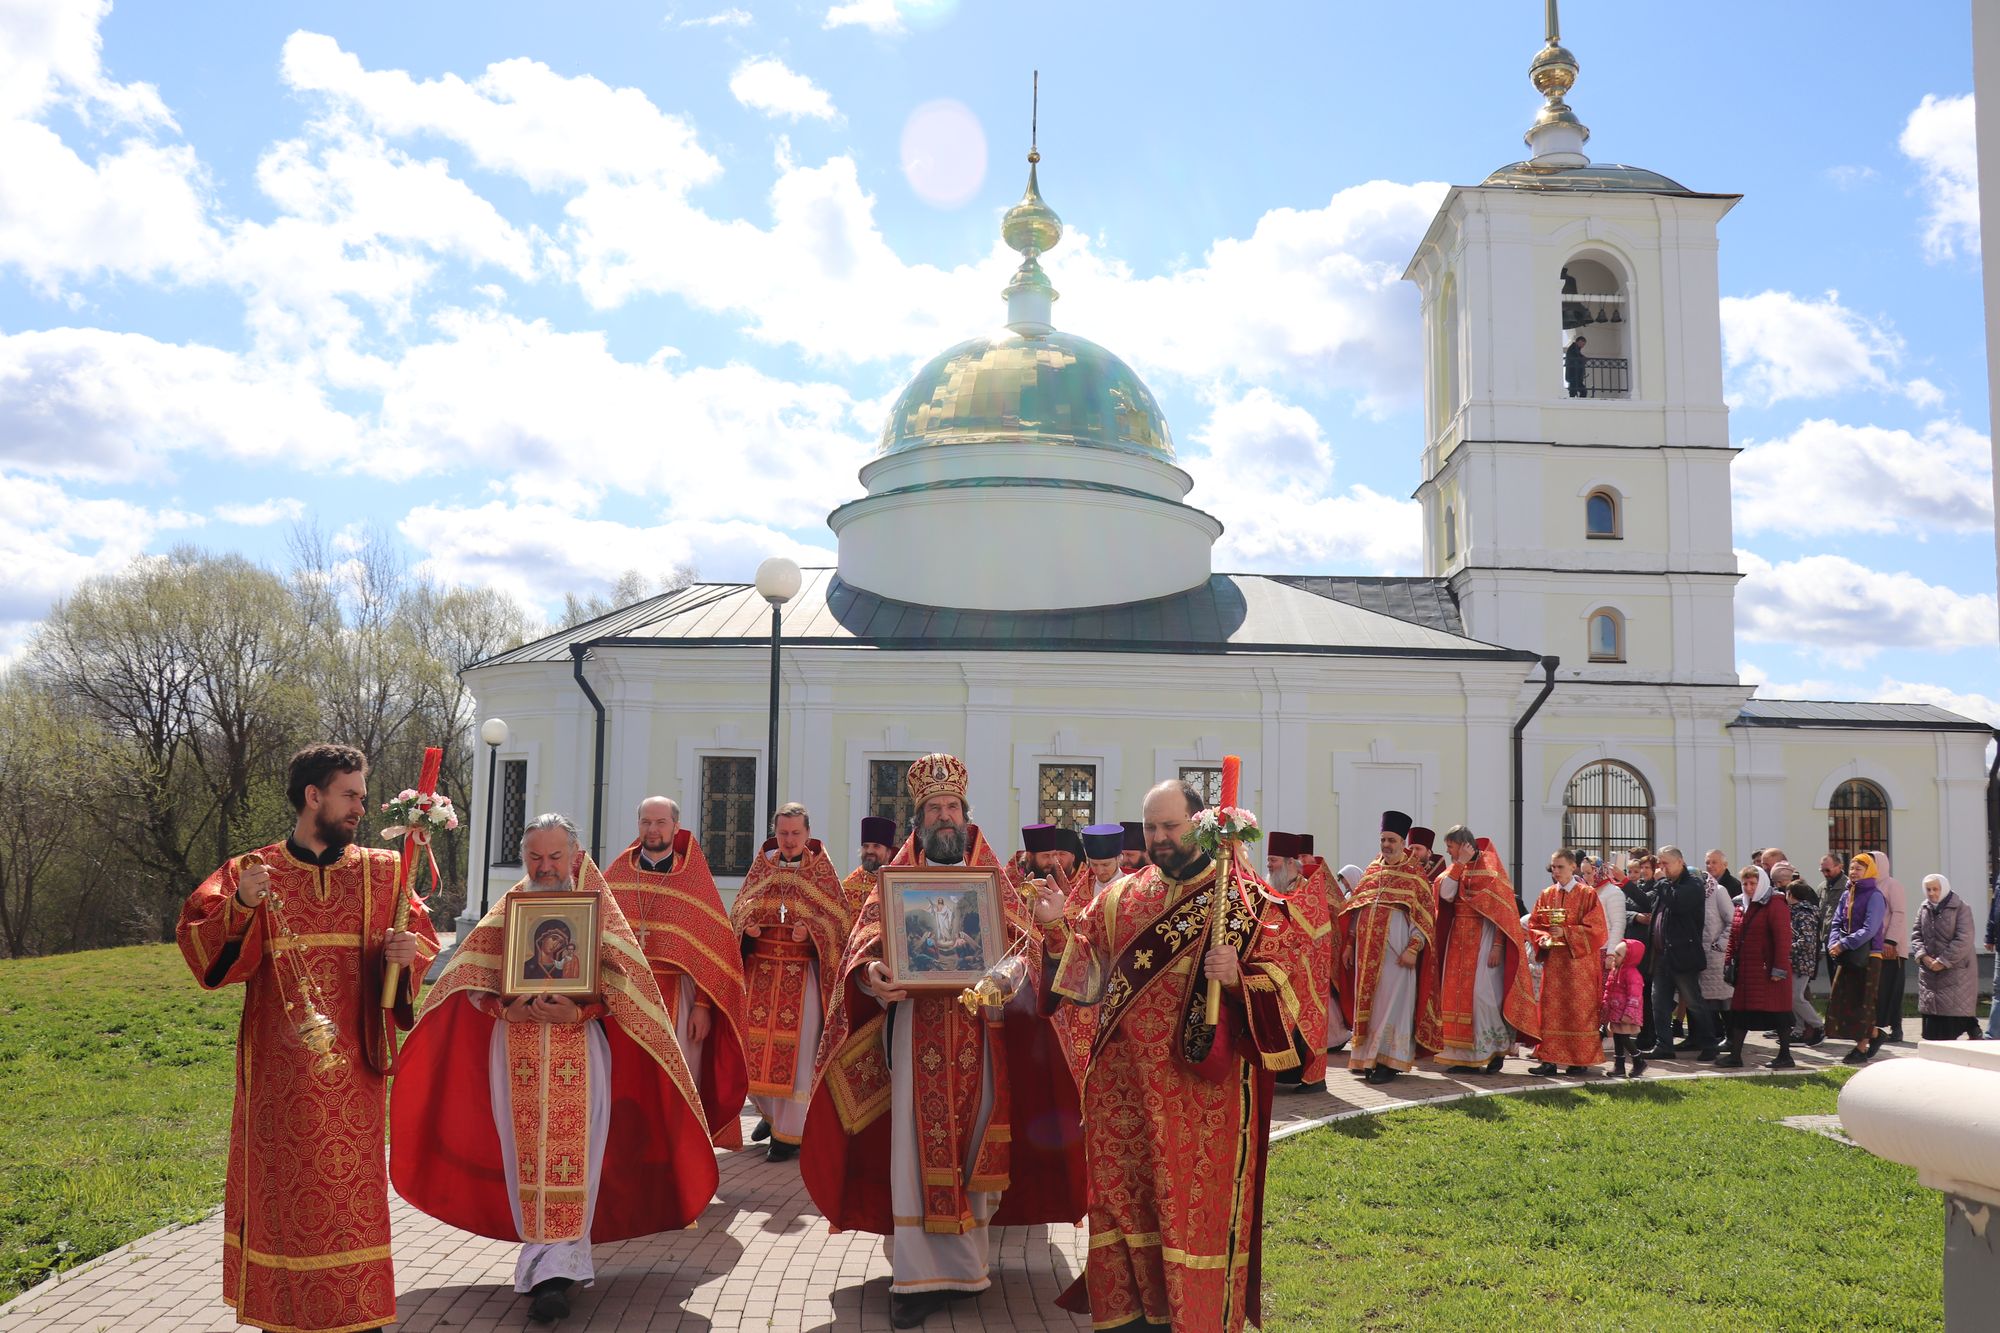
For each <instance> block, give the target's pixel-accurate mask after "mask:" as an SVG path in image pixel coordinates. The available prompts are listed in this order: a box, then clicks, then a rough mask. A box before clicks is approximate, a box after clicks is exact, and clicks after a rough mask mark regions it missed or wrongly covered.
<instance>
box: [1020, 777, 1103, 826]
mask: <svg viewBox="0 0 2000 1333" xmlns="http://www.w3.org/2000/svg"><path fill="white" fill-rule="evenodd" d="M1035 818H1036V820H1037V821H1038V822H1040V823H1043V824H1055V825H1059V826H1060V827H1062V828H1070V829H1079V830H1081V829H1083V828H1085V827H1087V826H1088V825H1091V824H1095V823H1096V822H1097V766H1096V765H1095V764H1043V765H1042V780H1041V795H1040V799H1039V800H1038V801H1037V802H1036V807H1035Z"/></svg>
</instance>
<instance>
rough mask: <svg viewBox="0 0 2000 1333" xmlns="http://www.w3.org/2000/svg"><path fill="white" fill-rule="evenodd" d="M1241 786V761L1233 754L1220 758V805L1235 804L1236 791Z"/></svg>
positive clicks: (1225, 806)
mask: <svg viewBox="0 0 2000 1333" xmlns="http://www.w3.org/2000/svg"><path fill="white" fill-rule="evenodd" d="M1242 785H1243V761H1242V760H1241V759H1239V758H1238V757H1237V756H1235V755H1233V754H1228V755H1224V756H1223V757H1222V804H1223V807H1224V808H1225V809H1226V808H1228V807H1229V806H1232V805H1235V804H1236V790H1237V788H1238V787H1240V786H1242Z"/></svg>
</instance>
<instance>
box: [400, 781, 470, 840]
mask: <svg viewBox="0 0 2000 1333" xmlns="http://www.w3.org/2000/svg"><path fill="white" fill-rule="evenodd" d="M382 813H383V814H385V815H388V816H389V818H390V820H391V823H390V825H389V827H387V828H385V829H383V830H382V837H383V839H384V840H385V841H389V842H393V841H395V840H396V839H398V838H408V837H414V838H416V839H417V841H419V842H428V841H430V837H431V835H432V834H433V833H454V832H456V831H457V830H458V822H459V821H458V811H457V810H456V809H455V808H453V806H452V803H451V797H449V796H446V795H445V794H444V793H443V792H430V793H424V792H419V791H416V790H414V789H412V788H408V787H406V788H404V789H403V790H402V791H401V792H398V793H397V795H396V799H395V800H393V801H388V802H385V803H384V804H383V806H382Z"/></svg>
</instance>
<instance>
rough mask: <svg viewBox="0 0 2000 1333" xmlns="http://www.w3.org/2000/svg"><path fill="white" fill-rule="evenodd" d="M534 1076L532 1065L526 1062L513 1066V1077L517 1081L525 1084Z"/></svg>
mask: <svg viewBox="0 0 2000 1333" xmlns="http://www.w3.org/2000/svg"><path fill="white" fill-rule="evenodd" d="M534 1076H535V1067H534V1066H533V1065H532V1064H530V1063H528V1062H527V1061H526V1060H523V1061H521V1063H520V1064H518V1065H515V1066H514V1077H515V1078H517V1079H519V1080H520V1081H521V1082H523V1083H526V1082H527V1081H528V1080H529V1079H531V1078H533V1077H534Z"/></svg>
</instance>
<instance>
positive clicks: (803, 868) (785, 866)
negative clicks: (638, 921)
mask: <svg viewBox="0 0 2000 1333" xmlns="http://www.w3.org/2000/svg"><path fill="white" fill-rule="evenodd" d="M771 827H772V830H773V832H772V836H771V837H770V838H769V839H767V840H766V841H765V843H764V845H763V847H761V848H760V849H759V850H758V852H757V856H756V859H755V860H753V861H752V862H751V863H750V870H749V873H748V874H746V875H744V877H743V887H742V888H740V889H738V890H737V891H736V901H735V902H733V903H731V904H730V907H729V920H730V924H731V925H732V926H733V927H734V928H735V931H736V934H737V936H738V937H739V938H740V939H741V941H742V943H741V948H742V956H743V972H744V985H745V986H746V987H747V989H748V994H749V998H748V1001H747V1006H748V1007H747V1009H746V1013H747V1014H748V1016H749V1024H748V1027H747V1028H746V1033H747V1037H748V1041H747V1043H746V1045H745V1048H744V1049H745V1050H746V1052H747V1053H748V1056H749V1060H750V1100H751V1101H753V1102H755V1103H756V1104H757V1111H758V1113H759V1114H760V1115H762V1116H763V1117H764V1124H765V1125H768V1126H769V1127H770V1128H769V1131H768V1132H769V1135H770V1139H771V1147H770V1149H769V1151H768V1152H767V1153H766V1157H767V1159H768V1160H770V1161H773V1162H789V1161H790V1160H792V1159H793V1158H794V1157H797V1156H798V1155H799V1140H800V1138H802V1137H803V1136H804V1134H805V1128H806V1104H807V1103H808V1102H809V1101H811V1099H812V1081H813V1060H814V1057H815V1056H816V1055H817V1054H818V1053H819V1034H820V1029H821V1025H822V1022H823V1015H824V1014H825V1013H826V1011H827V1009H828V1008H829V1007H830V1006H831V1004H832V1000H833V988H834V985H835V983H836V982H837V981H838V980H839V977H838V976H837V973H838V971H839V968H840V958H841V955H842V953H843V952H845V950H846V948H847V933H848V929H849V927H850V926H851V925H852V924H853V923H852V922H851V920H850V919H849V917H848V913H847V895H846V892H845V891H844V890H843V889H842V888H841V886H840V872H839V871H837V870H835V869H834V868H833V862H832V861H830V860H828V859H827V855H826V849H825V848H824V847H822V846H821V845H820V841H819V839H818V838H815V837H813V836H812V816H811V815H810V814H808V813H807V811H806V808H805V807H804V806H803V805H800V804H799V803H798V802H796V801H792V802H788V803H786V804H784V805H781V806H779V807H778V813H777V817H776V818H774V819H773V820H772V821H771ZM760 1132H764V1131H763V1130H762V1128H761V1127H760Z"/></svg>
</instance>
